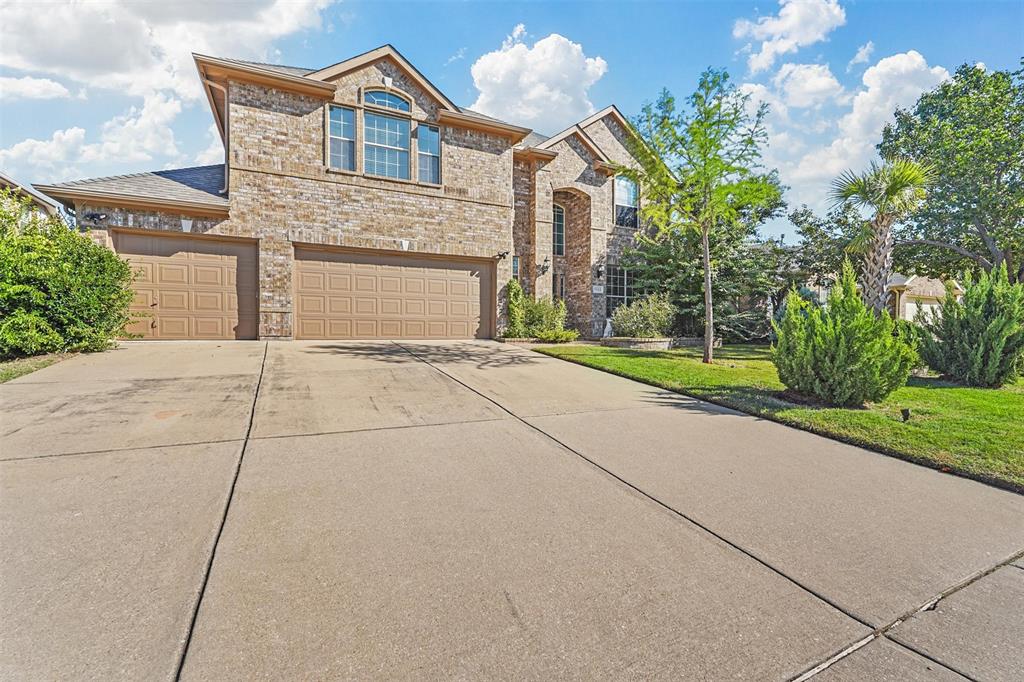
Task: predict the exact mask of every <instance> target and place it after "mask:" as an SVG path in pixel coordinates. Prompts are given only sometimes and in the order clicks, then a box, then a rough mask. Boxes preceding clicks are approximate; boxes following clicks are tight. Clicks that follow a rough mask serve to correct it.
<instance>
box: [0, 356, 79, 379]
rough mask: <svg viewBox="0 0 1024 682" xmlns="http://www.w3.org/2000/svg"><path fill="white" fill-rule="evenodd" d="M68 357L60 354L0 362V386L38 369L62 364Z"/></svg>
mask: <svg viewBox="0 0 1024 682" xmlns="http://www.w3.org/2000/svg"><path fill="white" fill-rule="evenodd" d="M66 357H68V356H67V355H63V354H60V353H53V354H51V355H37V356H36V357H34V358H16V359H14V360H0V384H2V383H4V382H5V381H10V380H11V379H17V378H18V377H22V376H25V375H26V374H31V373H32V372H34V371H36V370H37V369H42V368H43V367H49V366H50V365H52V364H53V363H55V362H60V361H61V360H63V359H64V358H66Z"/></svg>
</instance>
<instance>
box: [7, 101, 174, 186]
mask: <svg viewBox="0 0 1024 682" xmlns="http://www.w3.org/2000/svg"><path fill="white" fill-rule="evenodd" d="M180 111H181V102H180V101H179V100H177V99H174V98H171V97H169V96H167V95H161V94H153V95H150V96H149V97H146V98H145V101H144V103H143V105H142V108H141V109H138V108H136V107H132V108H131V109H129V110H128V111H127V112H126V113H124V114H122V115H119V116H115V117H114V118H112V119H110V120H109V121H107V122H106V123H104V124H103V126H102V128H101V130H100V137H99V140H98V141H96V142H86V133H85V130H84V129H82V128H78V127H74V128H68V129H66V130H58V131H56V132H54V133H53V135H52V136H51V137H50V139H49V140H35V139H27V140H22V141H21V142H18V143H17V144H15V145H12V146H11V147H8V148H7V149H0V166H2V167H3V168H5V169H10V170H11V172H13V173H18V172H19V171H21V173H20V174H22V175H25V176H31V179H33V180H34V181H38V180H44V181H47V182H51V181H52V182H55V181H59V180H65V179H68V178H72V177H78V176H79V175H80V171H79V168H80V167H81V165H82V164H99V165H102V166H106V167H109V166H110V165H115V164H121V163H135V162H140V161H153V160H154V159H155V158H164V159H169V160H171V161H181V160H182V159H181V157H180V154H179V153H178V147H177V144H176V141H175V138H174V131H173V129H172V128H171V123H172V122H173V121H174V119H175V118H176V117H177V115H178V113H179V112H180ZM40 173H43V174H45V177H40V176H39V174H40Z"/></svg>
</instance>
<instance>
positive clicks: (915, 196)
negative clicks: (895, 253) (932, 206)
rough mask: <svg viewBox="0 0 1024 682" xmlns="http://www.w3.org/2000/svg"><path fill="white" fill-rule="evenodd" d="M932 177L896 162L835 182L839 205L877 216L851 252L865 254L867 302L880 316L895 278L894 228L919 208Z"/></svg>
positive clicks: (925, 169) (913, 164) (849, 174)
mask: <svg viewBox="0 0 1024 682" xmlns="http://www.w3.org/2000/svg"><path fill="white" fill-rule="evenodd" d="M933 176H934V172H933V171H932V169H931V167H930V166H927V165H922V164H919V163H917V162H915V161H908V160H906V159H895V160H891V161H886V162H885V163H883V164H881V165H879V164H877V163H875V162H872V163H871V167H870V168H869V169H868V170H867V171H865V172H863V173H861V174H859V175H858V174H857V173H854V172H853V171H850V170H848V171H846V172H845V173H843V174H842V175H840V176H839V177H838V178H836V179H835V180H834V181H833V182H832V198H833V199H835V201H836V203H837V204H840V203H846V204H850V205H852V206H855V207H864V208H869V209H871V210H872V211H873V212H874V215H873V216H872V218H871V220H870V221H868V222H867V223H865V225H864V231H863V232H862V234H861V235H859V236H858V237H857V238H856V239H855V240H854V243H853V244H852V245H851V247H850V248H851V249H852V250H854V251H859V252H861V253H863V254H864V266H863V267H864V269H863V273H862V277H861V279H862V284H863V286H864V299H865V301H866V302H867V304H868V306H869V307H871V308H874V310H875V312H877V313H880V312H882V311H883V310H885V303H886V297H887V296H888V292H887V291H886V285H887V284H888V283H889V277H890V275H892V247H893V236H892V226H893V224H894V223H896V222H897V221H899V220H905V219H906V218H908V217H910V215H912V214H913V212H914V211H915V210H916V209H917V208H918V206H920V204H921V202H922V201H923V200H924V197H925V188H926V187H927V186H928V184H929V183H930V182H931V180H932V177H933Z"/></svg>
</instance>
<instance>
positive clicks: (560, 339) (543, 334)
mask: <svg viewBox="0 0 1024 682" xmlns="http://www.w3.org/2000/svg"><path fill="white" fill-rule="evenodd" d="M579 337H580V333H579V332H578V331H576V330H575V329H546V330H544V331H539V332H537V338H538V339H540V340H541V341H544V342H545V343H569V342H570V341H575V340H576V339H578V338H579Z"/></svg>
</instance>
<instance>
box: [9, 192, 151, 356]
mask: <svg viewBox="0 0 1024 682" xmlns="http://www.w3.org/2000/svg"><path fill="white" fill-rule="evenodd" d="M131 281H132V270H131V267H130V266H129V265H128V263H127V262H126V261H123V260H121V259H120V258H118V256H117V254H115V253H114V252H113V251H111V250H110V249H107V248H104V247H102V246H100V245H98V244H94V243H93V242H92V241H91V240H90V239H88V238H87V237H85V236H83V235H81V234H78V233H77V232H75V231H74V230H72V229H71V228H69V227H68V226H67V225H66V224H65V223H64V222H63V221H62V220H61V219H60V218H57V217H47V216H44V215H42V214H40V213H39V212H38V211H35V210H31V209H29V207H28V204H27V202H25V201H23V200H21V199H19V198H18V197H16V196H14V195H13V194H11V192H10V191H8V190H4V191H3V192H0V319H2V320H4V321H5V323H6V324H5V327H4V328H5V330H6V332H7V333H8V334H9V336H7V337H5V342H4V347H3V349H0V353H3V354H4V355H30V354H33V353H41V352H48V351H53V350H72V351H80V350H86V351H89V350H103V349H105V348H108V347H109V346H110V345H111V342H112V341H113V339H115V338H116V337H117V336H119V335H122V334H124V331H125V327H126V326H127V324H128V323H129V322H130V321H131V314H130V312H129V306H130V305H131V301H132V296H133V294H132V291H131V288H130V285H131ZM43 323H45V325H44V324H43ZM47 330H48V331H47ZM51 333H52V334H56V335H57V337H58V338H59V343H56V344H54V343H52V341H53V336H52V334H51ZM19 334H26V335H27V337H26V338H24V339H20V338H18V335H19ZM42 339H46V342H45V343H42V344H40V343H39V342H40V341H41V340H42ZM32 348H36V349H37V350H29V349H32Z"/></svg>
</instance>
